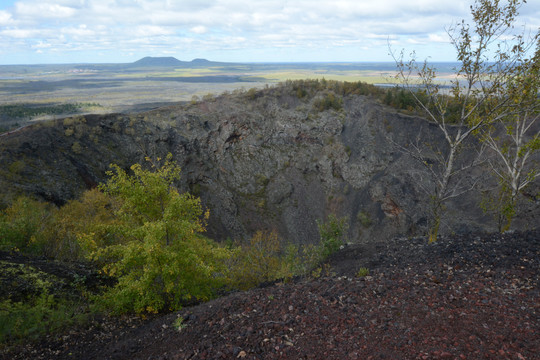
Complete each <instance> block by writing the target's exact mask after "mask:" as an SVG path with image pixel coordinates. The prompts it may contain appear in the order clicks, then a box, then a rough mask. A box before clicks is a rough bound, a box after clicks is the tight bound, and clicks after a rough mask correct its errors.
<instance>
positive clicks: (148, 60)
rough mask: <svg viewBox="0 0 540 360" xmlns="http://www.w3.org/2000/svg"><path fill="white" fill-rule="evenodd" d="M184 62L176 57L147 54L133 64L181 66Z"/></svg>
mask: <svg viewBox="0 0 540 360" xmlns="http://www.w3.org/2000/svg"><path fill="white" fill-rule="evenodd" d="M183 64H184V62H183V61H180V60H178V59H177V58H175V57H172V56H169V57H151V56H147V57H144V58H142V59H140V60H137V61H135V62H134V63H132V65H133V66H180V65H183Z"/></svg>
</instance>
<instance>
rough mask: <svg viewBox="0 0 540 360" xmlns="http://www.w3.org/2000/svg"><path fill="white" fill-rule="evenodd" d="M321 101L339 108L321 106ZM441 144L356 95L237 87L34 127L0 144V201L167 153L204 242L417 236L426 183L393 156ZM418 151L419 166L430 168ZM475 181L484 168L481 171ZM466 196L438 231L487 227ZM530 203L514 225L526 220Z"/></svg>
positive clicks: (50, 191) (50, 193)
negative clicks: (332, 222)
mask: <svg viewBox="0 0 540 360" xmlns="http://www.w3.org/2000/svg"><path fill="white" fill-rule="evenodd" d="M329 94H331V95H332V96H337V97H339V98H340V100H341V104H340V106H339V107H338V109H337V110H336V109H332V108H328V109H324V108H323V109H321V106H320V104H321V103H322V101H324V100H325V99H328V97H329ZM420 135H421V137H422V141H423V142H429V143H442V142H443V141H442V139H441V138H440V134H438V132H437V131H436V129H435V127H434V126H432V125H430V124H429V123H427V122H426V121H425V120H423V119H420V118H416V117H412V116H407V115H403V114H400V113H397V112H396V111H394V110H392V109H390V108H388V107H385V106H383V105H381V104H379V103H378V102H376V101H375V100H373V99H371V98H369V97H366V96H362V95H347V96H343V97H342V98H341V97H340V96H339V95H336V94H334V93H333V92H332V91H331V90H329V89H315V90H313V89H308V92H307V94H305V93H301V92H299V91H298V89H296V88H295V87H294V84H292V85H291V84H284V85H282V86H278V87H275V88H267V89H263V90H260V91H253V90H250V91H247V92H242V91H238V92H236V93H234V94H224V95H221V96H219V97H217V98H209V97H207V98H206V99H205V100H204V101H201V102H197V103H190V104H183V105H182V104H178V105H173V106H169V107H163V108H160V109H157V110H153V111H149V112H145V113H139V114H113V115H89V116H85V117H76V118H68V119H61V120H56V121H54V122H50V123H39V124H36V125H35V126H31V127H27V128H24V129H22V130H20V131H17V132H15V133H12V134H9V135H8V136H3V137H0V150H1V152H0V187H1V188H2V189H3V194H4V197H3V201H4V202H8V201H9V200H10V199H11V198H12V197H13V196H15V194H17V193H29V194H35V195H37V196H39V197H41V198H43V199H46V200H48V201H53V202H55V203H56V204H62V203H64V202H65V201H67V200H68V199H71V198H73V197H75V196H77V195H78V194H79V193H81V192H82V191H83V190H84V189H86V188H89V187H93V186H95V185H96V184H97V183H99V182H102V181H104V180H105V179H106V175H105V171H106V170H107V169H108V164H110V163H116V164H119V165H120V166H122V167H125V168H128V167H129V166H130V165H131V164H133V163H136V162H143V161H144V157H145V156H151V157H157V156H164V155H165V154H167V153H168V152H171V153H172V154H173V155H174V158H175V159H176V160H177V161H178V163H179V164H180V166H181V167H182V169H183V174H182V180H181V184H179V186H180V187H181V188H182V189H183V190H189V191H191V192H193V193H194V194H196V195H199V196H201V198H202V199H203V201H204V203H205V205H206V206H207V207H208V208H209V209H210V210H211V219H210V223H209V227H208V235H209V236H210V237H212V238H214V239H217V240H223V239H226V238H227V237H230V238H242V237H246V236H249V235H250V234H252V233H253V232H254V231H257V230H261V229H275V230H277V231H278V232H279V233H280V235H281V236H282V237H283V238H286V239H288V240H291V241H294V242H296V243H309V242H312V241H313V240H314V239H317V238H318V233H317V226H316V220H317V219H324V217H325V216H326V215H328V214H329V213H335V214H337V215H338V216H347V217H348V218H349V234H348V235H349V236H348V237H349V239H350V241H351V242H365V241H376V240H381V239H387V238H390V237H392V236H395V235H414V234H417V233H420V232H422V231H423V229H424V227H425V225H426V216H427V215H426V214H427V213H426V209H427V204H428V201H427V200H428V199H427V197H426V194H425V192H424V191H423V189H424V188H428V187H430V186H431V182H430V179H429V177H428V176H427V174H426V173H425V172H424V171H423V169H422V167H421V166H420V165H419V164H418V162H416V161H415V160H413V159H412V158H411V157H410V156H408V155H406V154H405V153H404V152H403V151H401V150H400V148H401V147H403V146H406V144H407V143H408V142H410V141H411V139H416V138H418V136H420ZM430 156H432V155H429V154H426V161H431V158H430ZM478 173H479V174H480V173H482V171H481V170H480V171H479V172H478ZM479 200H480V198H479V196H476V195H474V194H473V195H468V196H464V197H461V198H459V199H457V200H456V201H454V202H452V203H450V204H449V206H448V216H447V217H446V219H445V224H444V225H443V229H442V231H443V232H452V231H453V232H467V231H473V230H492V229H494V227H495V224H494V223H493V222H492V221H491V219H490V218H489V217H487V216H486V215H484V214H483V213H482V212H481V211H480V210H479V208H478V205H477V204H478V202H479ZM537 214H538V206H537V205H536V204H532V212H530V213H529V215H528V217H527V216H523V217H522V219H521V222H519V223H517V224H516V226H518V227H520V228H526V227H528V226H531V224H534V221H533V219H534V215H537Z"/></svg>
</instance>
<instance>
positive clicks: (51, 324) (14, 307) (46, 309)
mask: <svg viewBox="0 0 540 360" xmlns="http://www.w3.org/2000/svg"><path fill="white" fill-rule="evenodd" d="M77 305H79V306H77ZM78 307H80V304H72V303H68V302H66V301H57V300H55V298H54V296H53V295H50V294H48V293H47V292H44V293H42V294H41V295H40V296H39V297H37V298H36V299H35V300H34V301H31V302H13V301H11V300H4V301H2V302H0V344H5V343H16V342H20V341H28V340H30V339H37V338H38V337H40V336H43V335H45V334H50V333H54V332H56V331H59V330H61V329H63V328H65V327H67V326H69V325H72V324H75V323H78V322H82V321H84V319H85V317H86V315H85V314H84V313H82V312H77V309H78Z"/></svg>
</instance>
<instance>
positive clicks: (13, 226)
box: [0, 196, 50, 252]
mask: <svg viewBox="0 0 540 360" xmlns="http://www.w3.org/2000/svg"><path fill="white" fill-rule="evenodd" d="M49 216H50V205H48V204H45V203H42V202H40V201H37V200H33V199H31V198H29V197H26V196H22V197H19V198H18V199H16V200H15V201H14V202H13V203H12V204H11V206H10V207H8V208H7V209H6V210H4V211H3V212H1V213H0V250H4V251H12V250H21V251H24V252H31V251H33V239H35V235H36V233H37V232H38V231H40V229H41V227H42V224H44V223H46V222H47V221H48V218H49Z"/></svg>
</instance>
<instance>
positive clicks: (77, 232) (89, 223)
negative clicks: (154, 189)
mask: <svg viewBox="0 0 540 360" xmlns="http://www.w3.org/2000/svg"><path fill="white" fill-rule="evenodd" d="M117 207H118V202H117V201H116V199H115V198H113V197H111V196H109V195H107V194H105V193H103V192H101V191H99V190H98V189H93V190H88V191H85V192H84V193H83V194H82V196H81V197H80V198H79V199H75V200H71V201H68V202H67V203H66V204H65V205H64V206H62V207H61V208H52V209H50V211H49V217H48V221H47V222H45V223H44V224H43V226H42V228H41V229H40V231H39V232H37V233H36V234H35V236H34V241H33V244H34V247H35V248H36V249H39V254H40V255H45V256H47V257H51V258H56V259H61V260H66V261H77V260H84V259H86V258H87V257H88V256H89V255H90V253H91V252H92V251H94V250H95V249H96V248H97V247H104V246H107V245H111V244H114V243H115V242H116V241H117V236H116V233H115V231H113V230H114V228H115V225H117V224H118V222H119V221H118V219H117V218H116V217H115V216H114V211H115V210H116V208H117ZM90 238H91V240H90Z"/></svg>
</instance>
